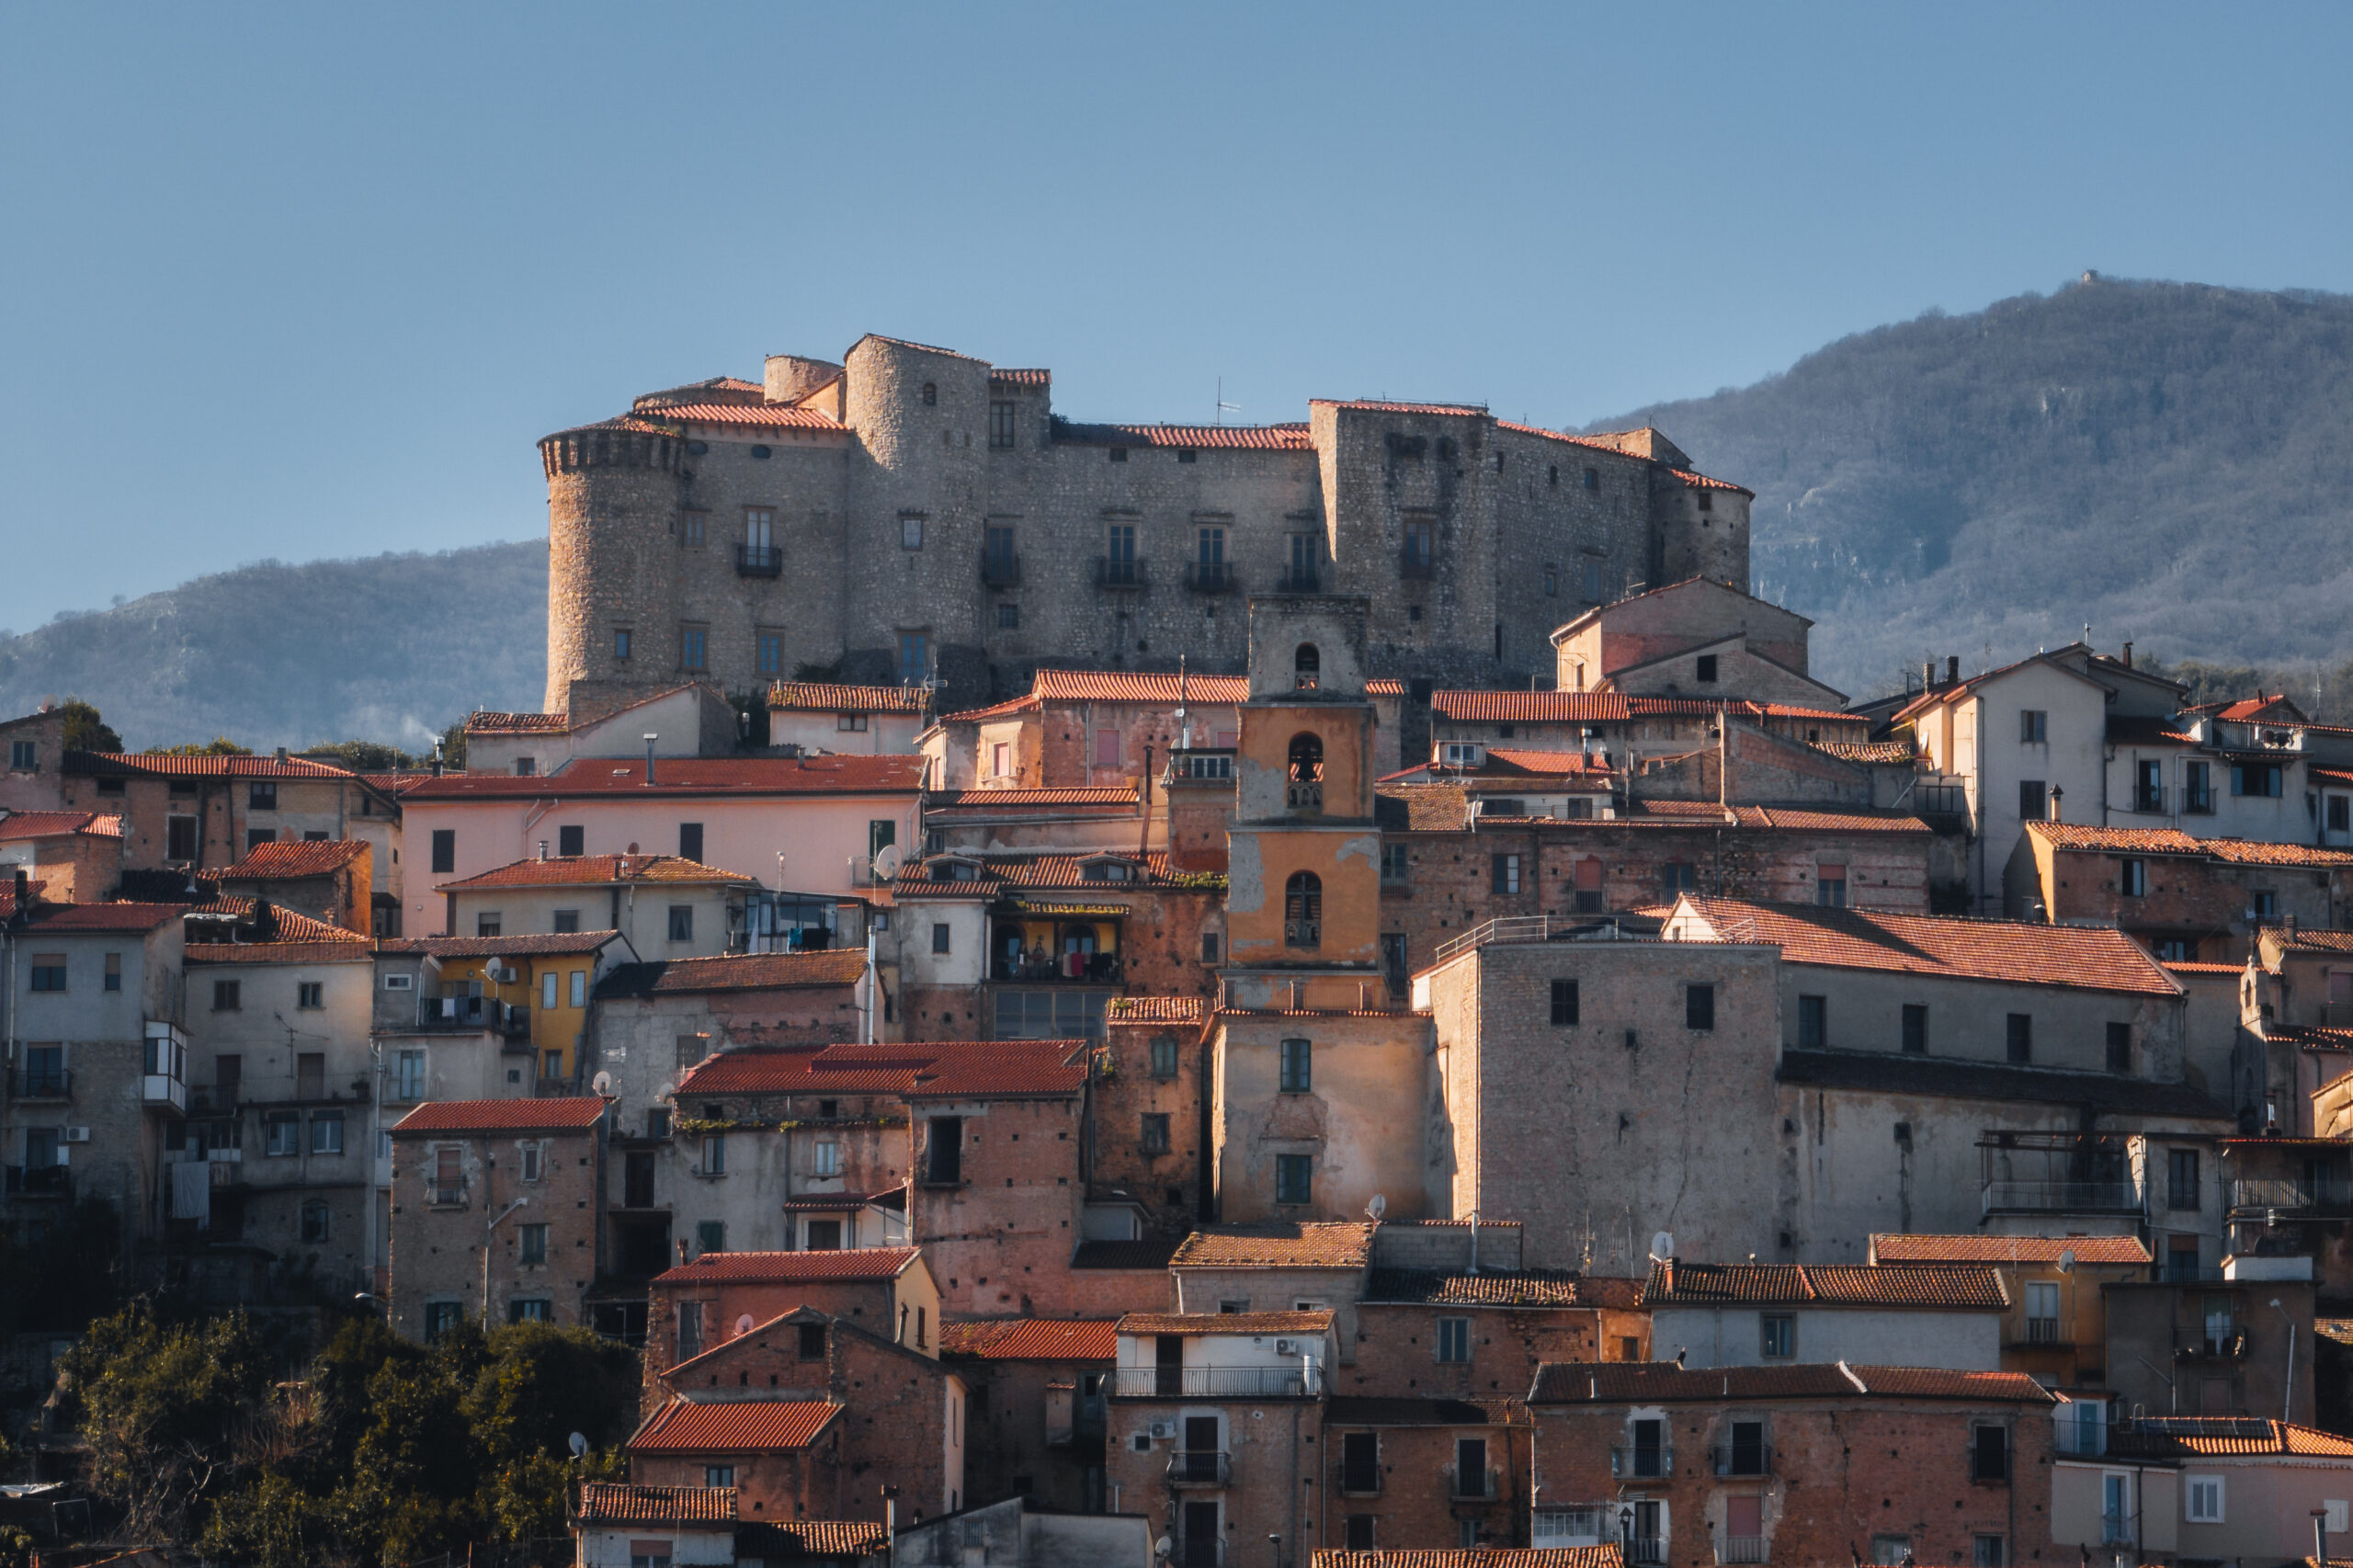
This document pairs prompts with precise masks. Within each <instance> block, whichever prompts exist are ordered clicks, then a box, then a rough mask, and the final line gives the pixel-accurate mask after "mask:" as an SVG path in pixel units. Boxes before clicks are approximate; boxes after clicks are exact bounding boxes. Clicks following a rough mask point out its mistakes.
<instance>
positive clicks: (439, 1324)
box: [425, 1301, 465, 1345]
mask: <svg viewBox="0 0 2353 1568" xmlns="http://www.w3.org/2000/svg"><path fill="white" fill-rule="evenodd" d="M464 1318H465V1309H464V1308H463V1307H461V1306H460V1305H459V1304H458V1303H457V1302H455V1301H427V1302H426V1303H425V1341H426V1344H428V1345H430V1344H431V1343H433V1341H435V1340H437V1339H438V1338H440V1337H441V1336H442V1335H445V1334H447V1333H449V1331H450V1330H452V1329H454V1328H456V1327H457V1326H458V1324H460V1323H461V1322H463V1321H464Z"/></svg>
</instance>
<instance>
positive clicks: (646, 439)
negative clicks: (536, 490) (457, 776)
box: [540, 416, 686, 713]
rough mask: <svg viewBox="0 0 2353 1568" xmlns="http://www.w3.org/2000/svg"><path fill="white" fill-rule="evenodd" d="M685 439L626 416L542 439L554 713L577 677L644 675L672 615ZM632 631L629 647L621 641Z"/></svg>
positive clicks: (565, 700)
mask: <svg viewBox="0 0 2353 1568" xmlns="http://www.w3.org/2000/svg"><path fill="white" fill-rule="evenodd" d="M685 458H686V443H685V441H684V440H682V439H681V438H680V437H676V436H675V435H672V434H671V433H669V432H668V431H665V430H663V429H660V428H659V427H657V426H650V425H646V424H643V423H642V422H640V421H638V420H634V419H631V418H629V417H627V416H624V417H622V418H619V419H608V420H606V421H605V422H603V423H602V424H598V425H589V426H582V427H581V428H579V429H576V430H563V431H559V432H557V433H556V434H555V435H552V436H550V437H547V438H546V439H545V440H542V441H541V442H540V464H541V466H542V467H543V468H545V469H546V471H547V479H548V688H547V699H546V705H547V710H548V711H549V712H551V713H552V712H561V711H563V710H564V708H565V706H566V704H567V703H568V701H569V699H570V696H571V690H572V683H573V682H574V681H575V680H631V679H637V678H642V677H641V676H640V675H639V671H640V670H641V669H642V667H643V661H642V658H641V657H638V656H637V655H638V654H639V650H638V649H637V648H636V647H635V645H634V644H635V642H636V640H637V638H638V637H640V636H642V635H645V634H646V633H648V632H650V631H651V630H652V629H653V628H654V627H655V626H657V625H660V624H663V623H665V622H666V621H667V620H669V619H672V616H673V608H672V607H673V604H674V602H675V600H676V584H675V582H674V581H673V579H674V577H675V575H676V551H674V550H671V549H669V548H667V546H668V545H669V543H670V534H671V530H672V528H675V527H676V519H677V517H678V510H679V488H680V485H681V483H683V479H684V472H685ZM624 632H626V633H627V634H628V636H629V638H630V640H631V646H629V647H626V648H625V647H623V646H621V645H620V639H621V636H622V634H623V633H624Z"/></svg>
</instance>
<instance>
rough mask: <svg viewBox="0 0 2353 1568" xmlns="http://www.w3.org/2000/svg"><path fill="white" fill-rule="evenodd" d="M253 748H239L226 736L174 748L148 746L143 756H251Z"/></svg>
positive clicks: (183, 743)
mask: <svg viewBox="0 0 2353 1568" xmlns="http://www.w3.org/2000/svg"><path fill="white" fill-rule="evenodd" d="M253 754H254V748H253V747H251V746H241V745H239V744H237V743H236V742H234V741H233V740H231V739H230V738H229V737H228V736H226V735H215V736H213V737H212V738H211V739H210V740H209V741H183V742H182V743H181V744H178V745H176V746H149V747H148V748H147V749H146V751H144V752H143V753H142V754H141V755H142V756H253Z"/></svg>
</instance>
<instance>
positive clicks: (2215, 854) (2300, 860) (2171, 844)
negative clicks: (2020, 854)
mask: <svg viewBox="0 0 2353 1568" xmlns="http://www.w3.org/2000/svg"><path fill="white" fill-rule="evenodd" d="M2026 830H2027V832H2029V833H2030V834H2032V835H2034V836H2035V837H2037V838H2039V839H2042V840H2044V841H2045V842H2047V843H2049V844H2050V845H2051V846H2052V847H2053V848H2057V849H2085V850H2096V851H2103V852H2106V853H2110V854H2128V855H2208V856H2211V857H2212V858H2215V859H2218V860H2227V861H2230V862H2232V863H2234V864H2239V865H2256V866H2353V854H2348V853H2347V852H2346V851H2344V850H2342V849H2320V848H2315V847H2313V846H2311V845H2305V844H2274V843H2270V842H2268V841H2265V840H2260V839H2247V838H2193V837H2191V836H2190V835H2188V834H2186V833H2183V832H2180V831H2179V830H2178V829H2175V828H2170V827H2093V826H2090V825H2088V824H2077V823H2068V822H2030V823H2029V824H2026Z"/></svg>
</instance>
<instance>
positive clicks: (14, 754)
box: [8, 741, 40, 773]
mask: <svg viewBox="0 0 2353 1568" xmlns="http://www.w3.org/2000/svg"><path fill="white" fill-rule="evenodd" d="M8 769H9V771H10V772H12V773H39V772H40V742H39V741H10V742H9V743H8Z"/></svg>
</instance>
